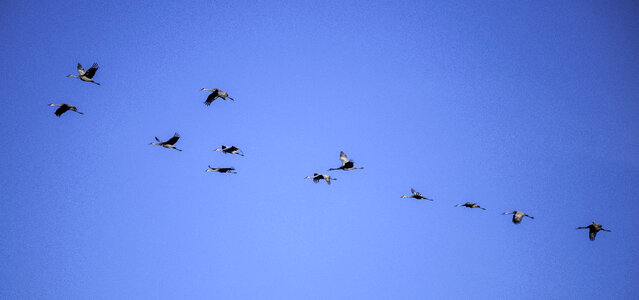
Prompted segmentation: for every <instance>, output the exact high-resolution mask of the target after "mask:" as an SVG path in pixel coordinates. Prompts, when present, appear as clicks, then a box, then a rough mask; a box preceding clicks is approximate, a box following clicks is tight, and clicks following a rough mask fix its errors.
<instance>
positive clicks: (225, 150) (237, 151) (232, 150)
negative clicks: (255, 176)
mask: <svg viewBox="0 0 639 300" xmlns="http://www.w3.org/2000/svg"><path fill="white" fill-rule="evenodd" d="M215 151H222V152H223V153H224V154H227V153H228V154H237V155H240V156H244V153H243V152H242V150H240V148H238V147H235V146H231V147H227V146H224V145H222V149H215Z"/></svg>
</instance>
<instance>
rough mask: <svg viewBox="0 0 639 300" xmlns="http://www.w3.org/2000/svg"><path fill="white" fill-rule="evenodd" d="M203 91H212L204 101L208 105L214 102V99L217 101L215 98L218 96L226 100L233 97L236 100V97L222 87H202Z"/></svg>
mask: <svg viewBox="0 0 639 300" xmlns="http://www.w3.org/2000/svg"><path fill="white" fill-rule="evenodd" d="M201 91H210V92H211V94H209V96H208V97H207V98H206V101H204V104H205V105H206V106H209V105H211V103H213V101H215V99H217V98H222V99H224V100H226V98H229V99H231V101H235V99H233V98H231V97H229V94H228V93H227V92H225V91H223V90H220V89H204V88H203V89H201Z"/></svg>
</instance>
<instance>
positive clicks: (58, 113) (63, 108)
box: [49, 103, 84, 117]
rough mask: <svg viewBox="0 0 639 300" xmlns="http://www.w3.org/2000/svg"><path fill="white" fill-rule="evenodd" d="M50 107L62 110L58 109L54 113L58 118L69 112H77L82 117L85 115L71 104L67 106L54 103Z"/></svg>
mask: <svg viewBox="0 0 639 300" xmlns="http://www.w3.org/2000/svg"><path fill="white" fill-rule="evenodd" d="M49 106H60V108H58V109H56V110H55V112H54V114H55V115H56V116H58V117H59V116H61V115H62V114H63V113H65V112H67V111H68V110H70V111H74V112H77V113H79V114H81V115H84V113H81V112H79V111H78V108H77V107H75V106H73V105H71V104H66V103H61V104H53V103H52V104H49Z"/></svg>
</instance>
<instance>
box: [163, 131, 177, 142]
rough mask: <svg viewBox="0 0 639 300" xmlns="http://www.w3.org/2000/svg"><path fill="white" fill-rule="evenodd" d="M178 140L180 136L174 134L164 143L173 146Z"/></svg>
mask: <svg viewBox="0 0 639 300" xmlns="http://www.w3.org/2000/svg"><path fill="white" fill-rule="evenodd" d="M179 139H180V135H179V134H178V133H177V132H176V133H175V134H174V135H173V137H172V138H170V139H169V140H168V141H166V142H165V144H169V145H173V144H175V143H177V141H178V140H179Z"/></svg>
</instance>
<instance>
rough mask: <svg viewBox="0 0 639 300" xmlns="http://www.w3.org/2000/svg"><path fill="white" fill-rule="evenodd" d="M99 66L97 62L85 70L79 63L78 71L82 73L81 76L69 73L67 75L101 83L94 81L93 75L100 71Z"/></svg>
mask: <svg viewBox="0 0 639 300" xmlns="http://www.w3.org/2000/svg"><path fill="white" fill-rule="evenodd" d="M98 68H100V67H98V64H97V63H93V65H92V66H91V68H89V70H88V71H86V72H85V71H84V68H83V67H82V65H81V64H80V63H78V73H79V74H80V76H75V75H67V77H73V78H80V80H82V81H86V82H92V83H95V84H97V85H100V84H99V83H97V82H95V81H93V76H94V75H95V72H97V71H98Z"/></svg>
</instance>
